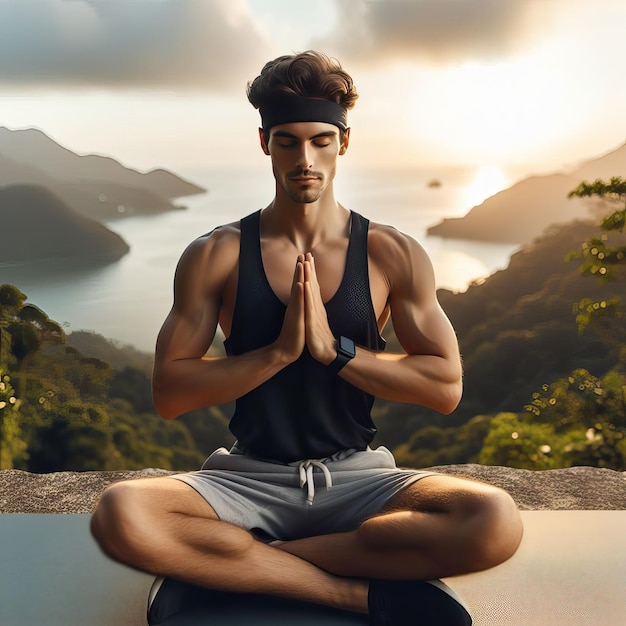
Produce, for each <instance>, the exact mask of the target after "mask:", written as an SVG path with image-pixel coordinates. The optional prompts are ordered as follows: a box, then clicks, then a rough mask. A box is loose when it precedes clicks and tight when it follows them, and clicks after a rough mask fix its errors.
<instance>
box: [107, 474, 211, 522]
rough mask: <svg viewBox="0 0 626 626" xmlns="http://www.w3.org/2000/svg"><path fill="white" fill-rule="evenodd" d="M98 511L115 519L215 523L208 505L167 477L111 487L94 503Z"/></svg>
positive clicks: (201, 498) (129, 481)
mask: <svg viewBox="0 0 626 626" xmlns="http://www.w3.org/2000/svg"><path fill="white" fill-rule="evenodd" d="M102 510H104V511H106V512H108V513H109V514H113V515H116V516H119V515H120V514H121V515H123V516H125V517H126V516H134V515H136V516H140V515H142V516H143V515H148V516H150V517H151V518H153V519H154V518H158V517H160V516H168V515H171V514H184V515H189V516H192V517H204V518H208V519H218V516H217V514H216V513H215V511H214V510H213V508H212V507H211V506H210V505H209V503H208V502H207V501H206V500H205V499H204V498H203V497H202V496H201V495H200V494H199V493H198V492H197V491H195V490H194V489H193V488H192V487H190V486H189V485H187V484H185V483H183V482H181V481H179V480H173V479H172V478H170V477H158V478H140V479H136V480H128V481H123V482H119V483H114V484H113V485H111V486H110V487H108V488H107V489H106V490H105V491H104V493H103V494H102V497H101V498H100V502H99V503H98V507H97V509H96V513H98V512H99V511H101V512H102Z"/></svg>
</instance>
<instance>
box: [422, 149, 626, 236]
mask: <svg viewBox="0 0 626 626" xmlns="http://www.w3.org/2000/svg"><path fill="white" fill-rule="evenodd" d="M624 172H626V144H624V145H623V146H621V147H620V148H618V149H617V150H614V151H612V152H610V153H608V154H606V155H604V156H602V157H599V158H597V159H592V160H589V161H586V162H584V163H583V164H582V165H580V166H578V167H577V168H576V169H575V170H574V171H572V172H569V173H556V174H549V175H545V176H530V177H528V178H526V179H524V180H521V181H519V182H518V183H516V184H515V185H513V186H512V187H510V188H508V189H506V190H503V191H501V192H499V193H497V194H495V195H493V196H491V197H489V198H487V199H486V200H485V201H484V202H483V203H482V204H480V205H478V206H475V207H474V208H472V209H471V210H470V211H469V213H467V215H465V216H464V217H460V218H451V219H445V220H442V221H441V222H440V223H438V224H436V225H435V226H432V227H430V228H429V229H428V231H427V232H428V234H429V235H433V236H436V237H444V238H450V239H473V240H477V241H492V242H506V243H527V242H530V241H532V239H533V238H535V237H537V236H538V235H540V234H541V233H542V232H543V230H544V229H545V228H547V227H548V226H551V225H553V224H564V223H567V222H571V221H572V220H575V219H584V218H589V217H591V215H592V211H593V204H592V203H590V202H588V201H585V200H582V199H579V198H572V199H568V198H567V194H568V192H570V191H571V190H572V189H574V188H575V187H576V186H578V184H579V183H580V182H581V181H582V180H595V179H596V178H606V179H609V178H610V177H611V176H620V175H623V174H624Z"/></svg>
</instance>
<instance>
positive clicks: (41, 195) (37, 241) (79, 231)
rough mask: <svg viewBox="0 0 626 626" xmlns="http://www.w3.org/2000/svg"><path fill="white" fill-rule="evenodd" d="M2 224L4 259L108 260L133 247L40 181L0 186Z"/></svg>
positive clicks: (0, 239) (1, 252) (0, 245)
mask: <svg viewBox="0 0 626 626" xmlns="http://www.w3.org/2000/svg"><path fill="white" fill-rule="evenodd" d="M0 223H1V224H2V235H1V237H0V263H16V262H18V263H19V262H23V261H42V260H46V261H48V260H59V261H67V260H72V261H81V262H90V261H93V262H110V261H115V260H117V259H119V258H120V257H122V256H123V255H124V254H126V253H127V252H128V250H129V248H128V245H127V244H126V242H125V241H124V240H123V239H122V238H121V237H120V236H119V235H117V234H116V233H114V232H112V231H110V230H109V229H108V228H106V227H105V226H103V225H102V224H100V223H99V222H96V221H94V220H92V219H89V218H87V217H84V216H82V215H79V214H78V213H76V212H75V211H73V210H72V208H71V207H69V206H68V205H67V204H66V203H65V202H63V200H61V199H60V198H59V197H57V196H55V195H54V194H53V193H52V192H51V191H50V190H49V189H46V188H44V187H40V186H37V185H9V186H6V187H2V188H0Z"/></svg>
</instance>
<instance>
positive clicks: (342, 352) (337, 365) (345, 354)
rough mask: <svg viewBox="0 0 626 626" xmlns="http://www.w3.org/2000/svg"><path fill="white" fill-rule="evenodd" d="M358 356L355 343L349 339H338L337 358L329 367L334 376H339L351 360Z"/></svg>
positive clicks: (342, 337)
mask: <svg viewBox="0 0 626 626" xmlns="http://www.w3.org/2000/svg"><path fill="white" fill-rule="evenodd" d="M355 356H356V348H355V347H354V341H352V339H348V338H347V337H344V336H341V337H339V339H337V356H336V357H335V360H334V361H332V362H331V363H330V364H329V365H328V367H329V369H330V371H331V372H332V373H333V374H337V373H338V372H339V370H341V368H342V367H343V366H344V365H345V364H346V363H347V362H348V361H349V360H350V359H353V358H354V357H355Z"/></svg>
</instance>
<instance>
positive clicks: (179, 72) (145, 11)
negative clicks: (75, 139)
mask: <svg viewBox="0 0 626 626" xmlns="http://www.w3.org/2000/svg"><path fill="white" fill-rule="evenodd" d="M268 54H269V52H268V46H267V44H266V43H265V42H264V40H263V39H262V37H261V36H260V35H259V33H258V32H257V31H256V30H255V28H254V24H253V23H252V21H251V19H250V18H249V16H248V13H247V11H246V5H245V2H244V1H243V0H210V1H207V0H0V86H6V85H11V86H20V87H26V88H27V87H48V88H54V89H57V88H67V87H96V88H98V87H104V88H125V87H132V88H159V89H171V88H174V89H180V88H194V89H201V90H210V91H218V92H219V91H229V90H231V89H237V90H240V91H243V89H244V87H245V83H246V81H247V80H248V79H249V78H253V77H254V76H255V75H256V73H258V70H259V69H260V67H261V65H262V63H263V62H264V61H265V60H266V57H267V56H268Z"/></svg>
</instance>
